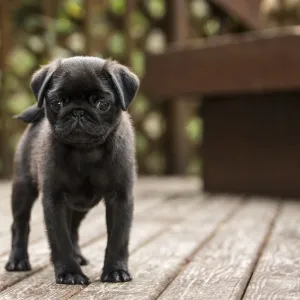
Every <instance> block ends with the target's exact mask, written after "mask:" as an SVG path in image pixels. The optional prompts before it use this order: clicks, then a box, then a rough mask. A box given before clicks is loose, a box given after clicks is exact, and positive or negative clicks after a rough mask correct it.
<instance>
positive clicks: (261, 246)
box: [240, 202, 284, 300]
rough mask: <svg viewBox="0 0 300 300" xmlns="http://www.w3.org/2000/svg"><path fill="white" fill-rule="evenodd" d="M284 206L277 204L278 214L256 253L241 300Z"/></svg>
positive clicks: (280, 203) (275, 215)
mask: <svg viewBox="0 0 300 300" xmlns="http://www.w3.org/2000/svg"><path fill="white" fill-rule="evenodd" d="M283 206H284V203H282V202H278V203H277V210H276V213H275V214H274V217H273V218H272V220H271V222H270V224H269V226H268V227H269V228H268V231H267V233H266V236H265V239H264V241H263V242H262V244H261V245H260V247H259V249H258V251H257V253H256V258H255V260H254V262H253V265H252V270H251V273H250V276H249V278H248V280H247V282H246V285H245V288H244V291H243V293H242V295H241V298H240V300H242V299H244V297H245V294H246V292H247V289H248V286H249V283H250V282H251V280H252V277H253V274H254V272H255V270H256V267H257V266H258V264H259V262H260V259H261V257H262V254H263V253H264V251H265V249H266V247H267V245H268V244H269V241H270V237H271V235H272V233H273V231H274V228H275V224H276V221H277V220H278V218H279V217H280V215H281V213H282V211H283Z"/></svg>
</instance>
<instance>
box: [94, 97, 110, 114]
mask: <svg viewBox="0 0 300 300" xmlns="http://www.w3.org/2000/svg"><path fill="white" fill-rule="evenodd" d="M96 108H97V109H99V110H101V111H102V112H105V111H108V110H109V109H110V103H109V102H107V101H103V100H101V101H98V102H97V103H96Z"/></svg>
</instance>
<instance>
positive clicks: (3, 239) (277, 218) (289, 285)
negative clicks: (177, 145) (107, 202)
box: [0, 177, 300, 300]
mask: <svg viewBox="0 0 300 300" xmlns="http://www.w3.org/2000/svg"><path fill="white" fill-rule="evenodd" d="M0 198H1V201H0V265H1V267H0V299H1V300H2V299H5V300H10V299H11V300H17V299H20V300H21V299H47V300H51V299H62V300H63V299H70V298H71V299H79V300H86V299H109V300H115V299H126V300H133V299H137V300H144V299H166V300H167V299H170V300H171V299H174V300H177V299H189V300H193V299H197V300H198V299H200V300H201V299H203V300H204V299H205V300H206V299H210V300H225V299H226V300H238V299H247V300H248V299H251V300H252V299H253V300H261V299H268V300H273V299H278V300H279V299H287V300H291V299H293V300H296V299H300V279H299V278H300V273H299V272H300V271H299V269H300V264H299V259H297V255H298V253H299V249H300V231H299V228H298V227H299V226H298V224H300V202H296V201H295V202H292V201H290V202H284V201H282V200H280V201H277V200H276V199H265V198H261V199H259V198H257V197H256V198H253V199H244V198H243V197H240V196H237V197H233V196H232V195H230V196H226V195H223V196H218V197H216V196H208V195H207V194H203V193H201V192H199V185H198V182H197V180H191V179H181V178H177V179H176V178H168V179H167V180H165V179H161V178H155V177H153V178H150V179H149V180H147V179H143V180H140V182H139V183H138V186H137V189H136V202H135V203H136V204H135V220H134V223H133V232H132V235H131V244H130V252H131V256H130V261H129V262H130V264H129V265H130V270H131V273H132V275H133V279H134V280H133V281H132V282H130V283H124V284H104V283H101V282H100V280H99V277H100V273H101V268H102V265H103V259H104V250H105V246H106V228H105V210H104V205H103V204H100V205H99V206H98V207H96V208H95V209H93V210H92V211H91V212H90V214H89V215H88V216H87V218H86V219H85V220H84V221H83V224H82V227H81V229H80V243H81V245H82V251H83V254H84V255H85V256H86V257H87V258H88V259H89V260H90V262H91V263H90V265H88V266H86V267H84V271H85V273H86V274H87V275H88V276H89V277H90V278H91V280H92V283H91V284H90V285H89V286H88V287H81V286H66V285H57V284H55V280H54V272H53V267H52V266H51V265H50V264H49V249H48V245H47V240H46V235H45V233H44V224H43V215H42V209H41V203H40V201H38V202H37V204H36V205H35V208H34V211H33V215H32V222H31V228H32V231H31V237H30V246H29V252H30V258H31V264H32V267H33V270H32V271H31V272H27V273H22V272H21V273H18V272H16V273H8V272H6V271H4V268H3V267H4V264H5V262H6V260H7V256H8V251H9V249H10V239H11V237H10V225H11V211H10V199H9V198H10V186H9V183H7V182H6V183H2V182H0ZM279 207H280V209H279ZM2 225H3V227H1V226H2ZM95 228H96V229H97V230H95ZM1 253H2V254H1ZM252 274H253V275H252ZM247 285H249V286H248V287H247Z"/></svg>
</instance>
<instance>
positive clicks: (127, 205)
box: [101, 194, 133, 282]
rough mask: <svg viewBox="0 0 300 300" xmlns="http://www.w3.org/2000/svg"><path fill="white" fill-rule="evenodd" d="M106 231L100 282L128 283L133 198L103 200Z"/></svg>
mask: <svg viewBox="0 0 300 300" xmlns="http://www.w3.org/2000/svg"><path fill="white" fill-rule="evenodd" d="M105 204H106V222H107V231H108V240H107V247H106V252H105V262H104V267H103V273H102V276H101V281H103V282H125V281H130V280H131V276H130V274H129V272H128V244H129V235H130V229H131V222H132V214H133V197H132V196H131V195H126V194H125V195H117V196H116V197H114V198H113V199H105Z"/></svg>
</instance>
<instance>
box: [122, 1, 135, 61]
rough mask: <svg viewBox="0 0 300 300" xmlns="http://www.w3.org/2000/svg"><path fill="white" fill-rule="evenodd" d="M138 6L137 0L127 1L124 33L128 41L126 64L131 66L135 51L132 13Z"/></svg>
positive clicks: (126, 41)
mask: <svg viewBox="0 0 300 300" xmlns="http://www.w3.org/2000/svg"><path fill="white" fill-rule="evenodd" d="M135 7H136V0H127V1H126V10H125V24H124V29H125V32H124V35H125V43H126V62H125V63H126V65H127V66H129V67H130V66H131V55H132V52H133V46H134V43H133V38H132V36H131V25H132V13H133V11H134V9H135Z"/></svg>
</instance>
